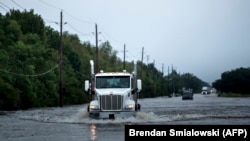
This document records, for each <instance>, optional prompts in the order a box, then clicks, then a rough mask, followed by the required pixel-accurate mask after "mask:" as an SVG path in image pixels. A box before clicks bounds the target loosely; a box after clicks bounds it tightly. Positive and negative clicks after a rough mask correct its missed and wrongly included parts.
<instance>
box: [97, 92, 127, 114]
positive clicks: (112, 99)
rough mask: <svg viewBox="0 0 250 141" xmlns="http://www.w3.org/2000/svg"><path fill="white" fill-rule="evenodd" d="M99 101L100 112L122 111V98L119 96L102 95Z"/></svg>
mask: <svg viewBox="0 0 250 141" xmlns="http://www.w3.org/2000/svg"><path fill="white" fill-rule="evenodd" d="M100 99H101V110H107V111H109V110H113V111H118V110H121V109H122V96H121V95H103V96H100Z"/></svg>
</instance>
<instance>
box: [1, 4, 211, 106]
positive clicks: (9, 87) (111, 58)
mask: <svg viewBox="0 0 250 141" xmlns="http://www.w3.org/2000/svg"><path fill="white" fill-rule="evenodd" d="M62 40H63V46H62V48H63V59H62V60H63V61H62V62H61V61H60V54H59V50H60V34H59V32H58V31H56V30H54V29H53V28H51V27H49V26H45V23H44V21H43V19H42V17H41V16H40V15H37V14H34V11H33V10H30V11H27V10H24V11H19V10H14V9H13V10H10V11H9V12H8V13H6V14H5V15H2V14H0V110H17V109H28V108H33V107H51V106H58V105H59V85H58V84H59V67H58V66H59V65H60V63H63V71H62V76H63V95H62V101H63V105H72V104H83V103H86V102H89V100H90V96H89V94H88V93H86V92H85V91H84V80H87V79H89V78H90V64H89V60H91V59H93V60H94V58H95V45H92V44H91V43H90V42H88V41H86V42H81V41H80V39H79V38H78V36H77V35H75V34H69V33H68V32H63V34H62ZM99 60H101V61H100V62H99V67H100V68H101V69H103V70H105V71H121V70H123V60H121V59H120V58H118V57H117V51H115V50H114V49H113V48H112V46H111V44H110V43H109V41H105V42H103V43H102V44H100V45H99ZM125 64H126V70H127V71H129V72H131V71H132V70H133V62H128V61H126V62H125ZM137 66H138V69H137V70H139V66H142V68H141V69H142V70H143V71H138V76H140V78H141V79H142V84H143V89H142V91H141V92H140V97H141V98H146V97H157V96H171V95H172V94H173V93H178V92H180V91H181V89H182V88H191V89H193V90H194V92H199V91H200V89H201V87H202V86H204V85H208V84H207V83H206V82H203V81H202V80H200V79H199V78H197V77H196V76H195V75H193V74H191V73H185V74H179V73H177V71H176V70H174V69H172V70H171V72H170V73H169V74H168V75H164V74H163V73H162V72H160V71H159V70H157V69H156V67H155V66H154V63H149V64H145V63H142V61H138V60H137Z"/></svg>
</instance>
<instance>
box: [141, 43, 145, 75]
mask: <svg viewBox="0 0 250 141" xmlns="http://www.w3.org/2000/svg"><path fill="white" fill-rule="evenodd" d="M143 52H144V47H142V55H141V79H142V66H143Z"/></svg>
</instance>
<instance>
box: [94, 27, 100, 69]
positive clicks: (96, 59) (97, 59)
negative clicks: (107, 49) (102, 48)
mask: <svg viewBox="0 0 250 141" xmlns="http://www.w3.org/2000/svg"><path fill="white" fill-rule="evenodd" d="M95 43H96V52H95V53H96V56H95V57H96V58H95V64H96V67H95V69H96V70H95V72H96V73H97V72H98V71H99V57H98V52H99V51H98V29H97V24H95Z"/></svg>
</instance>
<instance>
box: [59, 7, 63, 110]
mask: <svg viewBox="0 0 250 141" xmlns="http://www.w3.org/2000/svg"><path fill="white" fill-rule="evenodd" d="M62 23H63V19H62V11H61V13H60V76H59V77H60V82H59V89H60V94H59V99H60V100H59V102H60V107H62V106H63V100H62V96H63V83H62V81H63V80H62V79H63V78H62V67H63V66H62V65H63V60H62V55H63V51H62Z"/></svg>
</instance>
